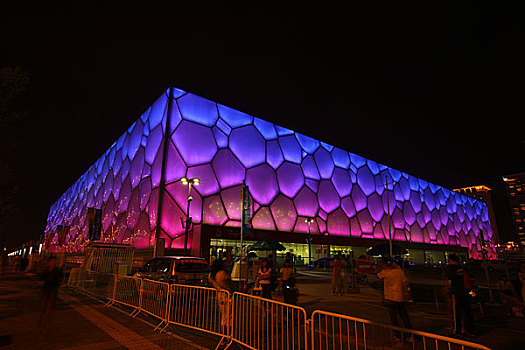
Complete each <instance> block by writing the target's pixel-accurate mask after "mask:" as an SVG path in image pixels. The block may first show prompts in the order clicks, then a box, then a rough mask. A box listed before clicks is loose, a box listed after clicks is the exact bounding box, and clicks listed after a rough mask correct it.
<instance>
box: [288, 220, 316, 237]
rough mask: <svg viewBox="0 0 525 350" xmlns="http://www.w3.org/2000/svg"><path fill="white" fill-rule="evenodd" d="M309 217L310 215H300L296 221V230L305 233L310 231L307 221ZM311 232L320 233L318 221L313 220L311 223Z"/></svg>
mask: <svg viewBox="0 0 525 350" xmlns="http://www.w3.org/2000/svg"><path fill="white" fill-rule="evenodd" d="M307 219H309V217H305V216H298V217H297V221H296V223H295V227H294V230H293V231H294V232H304V233H308V223H307V222H306V221H305V220H307ZM310 233H311V234H318V233H319V229H318V227H317V223H316V221H314V222H312V223H311V224H310Z"/></svg>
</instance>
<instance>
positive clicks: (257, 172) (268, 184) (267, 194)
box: [246, 164, 279, 205]
mask: <svg viewBox="0 0 525 350" xmlns="http://www.w3.org/2000/svg"><path fill="white" fill-rule="evenodd" d="M246 184H247V185H248V187H249V188H250V194H251V195H252V197H253V199H254V200H255V201H257V202H258V203H259V204H261V205H268V204H270V203H271V201H272V200H273V199H274V198H275V196H277V193H278V192H279V191H278V187H277V179H276V177H275V173H274V171H273V169H272V168H270V167H269V166H268V165H266V164H261V165H259V166H256V167H255V168H252V169H249V170H248V171H247V172H246Z"/></svg>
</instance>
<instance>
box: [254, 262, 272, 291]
mask: <svg viewBox="0 0 525 350" xmlns="http://www.w3.org/2000/svg"><path fill="white" fill-rule="evenodd" d="M268 265H269V264H268V259H266V258H265V259H263V260H262V262H261V266H260V267H259V271H258V272H257V281H256V282H257V283H258V284H259V285H260V286H261V288H262V297H263V298H266V299H270V300H271V299H272V289H271V286H270V277H271V275H272V269H271V268H270V267H269V266H268ZM257 283H256V284H257Z"/></svg>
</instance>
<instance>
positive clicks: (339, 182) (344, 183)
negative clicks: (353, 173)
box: [332, 168, 352, 197]
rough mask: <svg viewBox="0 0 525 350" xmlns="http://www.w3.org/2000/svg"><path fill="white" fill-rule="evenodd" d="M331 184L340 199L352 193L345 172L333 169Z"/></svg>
mask: <svg viewBox="0 0 525 350" xmlns="http://www.w3.org/2000/svg"><path fill="white" fill-rule="evenodd" d="M332 182H333V184H334V186H335V189H336V190H337V193H339V196H340V197H346V196H348V195H349V194H350V193H351V192H352V180H351V179H350V174H349V173H348V171H347V170H344V169H341V168H335V169H334V174H333V175H332Z"/></svg>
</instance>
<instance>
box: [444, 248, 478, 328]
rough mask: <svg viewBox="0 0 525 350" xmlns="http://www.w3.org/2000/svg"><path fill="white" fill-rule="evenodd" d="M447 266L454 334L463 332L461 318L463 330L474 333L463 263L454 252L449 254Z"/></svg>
mask: <svg viewBox="0 0 525 350" xmlns="http://www.w3.org/2000/svg"><path fill="white" fill-rule="evenodd" d="M448 259H449V260H448V266H447V279H448V287H449V292H450V294H451V296H452V308H453V310H454V326H455V330H454V331H455V334H458V335H459V334H464V333H465V332H463V331H462V327H461V325H462V318H463V320H464V321H465V331H466V333H467V334H468V335H471V336H472V335H474V320H473V318H472V313H471V311H470V299H469V291H467V290H466V288H465V282H464V281H465V274H466V271H465V270H464V267H463V265H462V264H461V263H460V262H459V257H458V256H457V255H456V254H450V255H449V258H448Z"/></svg>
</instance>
